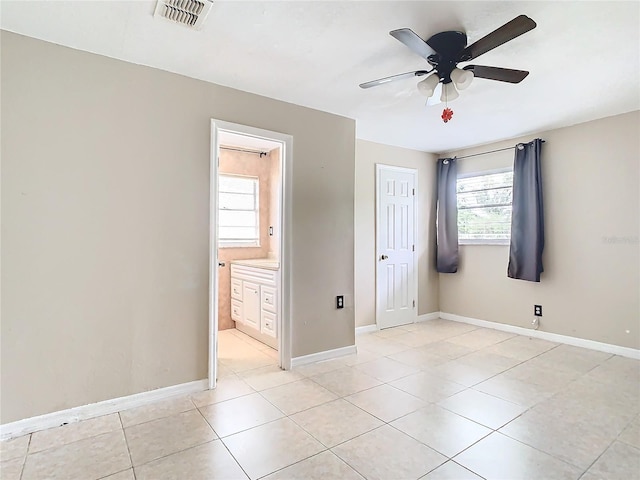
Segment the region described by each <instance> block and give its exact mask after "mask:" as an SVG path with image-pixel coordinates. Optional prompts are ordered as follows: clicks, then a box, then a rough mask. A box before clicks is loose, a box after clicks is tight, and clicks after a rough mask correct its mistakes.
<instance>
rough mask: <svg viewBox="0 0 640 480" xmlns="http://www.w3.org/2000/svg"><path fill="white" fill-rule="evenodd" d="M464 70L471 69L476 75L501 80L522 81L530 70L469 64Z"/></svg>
mask: <svg viewBox="0 0 640 480" xmlns="http://www.w3.org/2000/svg"><path fill="white" fill-rule="evenodd" d="M464 70H471V71H472V72H473V76H474V77H478V78H487V79H489V80H498V81H499V82H509V83H520V82H521V81H522V80H524V79H525V77H526V76H527V75H529V72H526V71H524V70H512V69H510V68H500V67H485V66H484V65H467V66H466V67H464Z"/></svg>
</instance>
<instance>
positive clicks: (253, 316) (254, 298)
mask: <svg viewBox="0 0 640 480" xmlns="http://www.w3.org/2000/svg"><path fill="white" fill-rule="evenodd" d="M242 308H243V310H244V312H243V313H244V323H245V324H246V325H248V326H250V327H252V328H255V329H257V330H260V286H259V285H257V284H255V283H251V282H247V281H245V282H243V287H242Z"/></svg>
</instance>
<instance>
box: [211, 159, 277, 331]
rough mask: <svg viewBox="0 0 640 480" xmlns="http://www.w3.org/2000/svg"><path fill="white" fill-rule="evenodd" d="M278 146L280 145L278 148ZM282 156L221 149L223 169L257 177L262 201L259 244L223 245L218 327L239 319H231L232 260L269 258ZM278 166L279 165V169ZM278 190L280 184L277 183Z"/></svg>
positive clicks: (220, 251)
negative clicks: (275, 174)
mask: <svg viewBox="0 0 640 480" xmlns="http://www.w3.org/2000/svg"><path fill="white" fill-rule="evenodd" d="M278 150H279V149H278ZM276 163H279V159H278V158H277V157H276V158H272V157H271V155H268V156H266V157H260V155H256V154H253V153H245V152H238V151H234V150H225V149H221V150H220V167H219V172H220V173H230V174H236V175H247V176H251V177H257V178H258V184H259V192H258V196H259V204H260V213H259V215H260V246H259V247H243V248H234V247H230V248H220V249H218V260H219V261H220V262H224V263H225V266H224V267H219V268H218V289H219V291H218V329H219V330H226V329H228V328H234V327H235V326H236V322H234V321H233V320H232V319H231V261H232V260H241V259H242V260H244V259H247V258H266V257H267V256H268V254H269V251H270V248H271V240H270V237H269V225H270V223H269V222H270V221H271V211H272V210H277V204H276V208H272V201H273V193H272V188H271V179H272V177H273V170H275V168H274V167H275V164H276ZM278 170H279V169H278ZM276 190H277V185H276Z"/></svg>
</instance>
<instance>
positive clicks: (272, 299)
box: [260, 285, 278, 313]
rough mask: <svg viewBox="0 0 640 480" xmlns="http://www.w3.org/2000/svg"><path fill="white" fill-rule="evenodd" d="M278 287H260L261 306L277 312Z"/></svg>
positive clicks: (263, 308)
mask: <svg viewBox="0 0 640 480" xmlns="http://www.w3.org/2000/svg"><path fill="white" fill-rule="evenodd" d="M277 305H278V304H277V299H276V289H275V288H271V287H265V286H264V285H263V286H262V287H260V308H262V310H267V311H268V312H273V313H277V312H278V310H277Z"/></svg>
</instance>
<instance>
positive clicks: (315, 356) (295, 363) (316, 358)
mask: <svg viewBox="0 0 640 480" xmlns="http://www.w3.org/2000/svg"><path fill="white" fill-rule="evenodd" d="M374 326H375V325H374ZM354 353H356V346H355V345H349V346H348V347H341V348H334V349H333V350H325V351H324V352H317V353H312V354H310V355H303V356H302V357H294V358H292V359H291V368H295V367H299V366H301V365H307V364H308V363H315V362H321V361H322V360H331V359H332V358H337V357H343V356H345V355H351V354H354Z"/></svg>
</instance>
